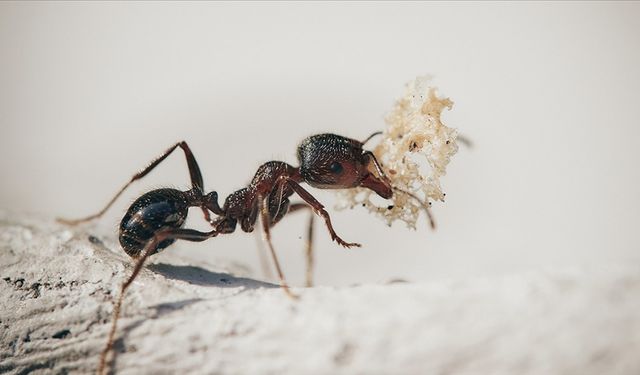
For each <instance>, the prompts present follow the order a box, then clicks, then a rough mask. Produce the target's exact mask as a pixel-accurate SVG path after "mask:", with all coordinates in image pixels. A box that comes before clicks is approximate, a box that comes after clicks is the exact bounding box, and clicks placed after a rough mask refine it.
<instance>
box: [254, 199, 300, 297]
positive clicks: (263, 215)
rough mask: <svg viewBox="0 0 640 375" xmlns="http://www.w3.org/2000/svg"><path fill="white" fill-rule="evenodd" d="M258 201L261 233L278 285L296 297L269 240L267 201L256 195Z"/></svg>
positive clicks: (290, 295) (269, 224)
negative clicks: (271, 260) (278, 281)
mask: <svg viewBox="0 0 640 375" xmlns="http://www.w3.org/2000/svg"><path fill="white" fill-rule="evenodd" d="M256 199H257V201H258V209H259V211H260V212H259V213H260V221H261V224H262V235H263V236H264V241H265V242H266V243H267V247H268V248H269V252H270V253H271V258H272V259H273V265H274V266H275V268H276V272H277V273H278V278H279V279H280V286H281V287H282V289H284V292H285V293H286V294H287V295H288V296H289V297H291V298H292V299H298V296H297V295H295V294H293V293H292V292H291V290H290V289H289V285H288V284H287V280H285V278H284V274H283V273H282V269H281V268H280V262H278V256H277V255H276V251H275V249H274V248H273V243H272V242H271V229H270V227H271V219H270V217H269V209H268V207H267V203H266V202H265V198H264V197H262V196H258V197H256Z"/></svg>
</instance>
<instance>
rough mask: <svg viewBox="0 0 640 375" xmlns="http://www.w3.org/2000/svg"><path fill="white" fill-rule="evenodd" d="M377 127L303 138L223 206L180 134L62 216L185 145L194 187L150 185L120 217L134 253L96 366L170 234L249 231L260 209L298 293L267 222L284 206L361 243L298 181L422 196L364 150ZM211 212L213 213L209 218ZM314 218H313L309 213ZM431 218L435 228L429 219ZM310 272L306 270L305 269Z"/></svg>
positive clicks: (194, 237)
mask: <svg viewBox="0 0 640 375" xmlns="http://www.w3.org/2000/svg"><path fill="white" fill-rule="evenodd" d="M378 134H380V132H377V133H374V134H372V135H371V136H369V137H368V138H367V139H365V140H364V141H362V142H360V141H357V140H354V139H350V138H346V137H342V136H339V135H335V134H319V135H314V136H311V137H308V138H307V139H305V140H304V141H302V143H301V144H300V145H299V146H298V160H299V162H300V167H293V166H291V165H289V164H287V163H285V162H281V161H269V162H267V163H264V164H263V165H261V166H260V167H259V168H258V170H257V172H256V174H255V176H254V177H253V179H252V180H251V183H249V186H247V187H245V188H242V189H240V190H237V191H235V192H233V193H231V194H230V195H229V196H228V197H227V199H225V201H224V204H223V205H222V207H220V205H219V204H218V194H217V193H216V192H215V191H212V192H210V193H206V194H205V192H204V184H203V180H202V174H201V173H200V168H199V167H198V163H197V162H196V159H195V157H194V156H193V153H192V152H191V149H190V148H189V145H188V144H187V143H186V142H184V141H183V142H178V143H176V144H175V145H173V146H172V147H170V148H169V149H167V150H166V151H165V152H164V153H163V154H162V155H160V156H159V157H158V158H157V159H155V160H153V161H152V162H151V164H149V166H147V167H146V168H144V169H143V170H142V171H140V172H138V173H137V174H135V175H134V176H133V177H132V178H131V180H130V181H129V182H128V183H127V184H125V185H124V186H123V187H122V188H121V189H120V191H118V193H117V194H116V195H115V196H114V197H113V198H112V199H111V201H109V203H108V204H107V205H106V206H105V207H104V208H103V209H102V210H101V211H100V212H98V213H97V214H95V215H91V216H89V217H86V218H83V219H79V220H65V219H60V221H62V222H63V223H66V224H72V225H74V224H79V223H83V222H86V221H89V220H92V219H96V218H99V217H100V216H102V215H103V214H104V213H105V212H106V211H107V210H108V209H109V207H111V205H112V204H113V203H114V202H115V200H116V199H117V198H118V197H119V196H120V195H121V194H122V193H123V192H124V190H125V189H126V188H127V187H129V185H131V183H133V182H134V181H136V180H139V179H141V178H143V177H144V176H146V175H147V174H148V173H149V172H151V171H152V170H153V169H154V168H155V167H156V166H158V164H160V163H161V162H162V161H163V160H164V159H166V158H167V157H168V156H169V155H170V154H171V153H172V152H173V151H174V150H175V149H177V148H178V147H179V148H181V149H182V150H183V151H184V154H185V157H186V159H187V166H188V168H189V174H190V176H191V185H192V187H191V189H190V190H187V191H180V190H176V189H169V188H164V189H157V190H152V191H150V192H148V193H146V194H144V195H142V196H141V197H140V198H138V199H136V200H135V201H134V202H133V204H132V205H131V206H130V207H129V209H128V210H127V213H126V214H125V215H124V217H123V219H122V221H121V223H120V244H121V245H122V248H123V249H124V251H125V252H126V253H127V254H129V255H130V256H131V257H132V258H134V259H136V263H135V266H134V268H133V272H132V273H131V276H129V278H128V279H127V280H126V281H125V282H124V283H123V284H122V287H121V289H120V295H119V296H118V299H117V300H116V303H115V306H114V309H113V320H112V325H111V330H110V332H109V338H108V341H107V345H106V346H105V348H104V350H103V352H102V354H101V356H100V365H99V367H98V372H99V373H102V372H103V371H104V368H105V363H106V358H107V355H108V353H109V351H110V350H111V347H112V346H113V339H114V336H115V332H116V326H117V321H118V317H119V315H120V308H121V306H122V301H123V298H124V294H125V292H126V290H127V288H128V287H129V286H130V285H131V283H132V282H133V281H134V280H135V278H136V276H137V275H138V274H139V272H140V270H141V269H142V267H143V265H144V262H145V260H146V259H147V258H148V257H149V256H151V255H153V254H155V253H157V252H158V251H160V250H161V249H164V248H166V247H167V246H169V245H171V244H172V243H173V242H174V241H175V240H186V241H194V242H200V241H204V240H207V239H209V238H212V237H216V236H218V235H219V234H225V233H232V232H234V231H235V229H236V225H237V224H238V223H240V228H242V230H243V231H244V232H252V231H253V229H254V225H255V223H256V220H257V219H258V216H260V219H261V222H262V232H263V235H264V239H265V242H266V243H267V245H268V248H269V251H270V253H271V257H272V259H273V263H274V266H275V269H276V271H277V274H278V277H279V279H280V285H281V287H282V289H283V290H284V292H285V293H286V294H287V295H288V296H290V297H291V298H294V299H295V298H297V296H295V295H294V294H293V293H291V291H290V290H289V286H288V285H287V282H286V281H285V278H284V275H283V273H282V270H281V269H280V264H279V262H278V258H277V256H276V253H275V250H274V248H273V244H272V243H271V234H270V228H271V227H272V226H274V225H275V224H276V223H277V222H279V221H280V220H281V219H282V218H283V217H284V216H285V215H286V214H287V213H289V212H293V211H297V210H300V209H311V210H312V212H313V213H315V214H317V215H318V216H320V217H322V218H323V219H324V222H325V224H326V227H327V229H328V230H329V234H330V235H331V239H332V240H334V241H336V242H337V243H338V244H340V245H342V246H344V247H345V248H351V247H360V244H358V243H352V242H346V241H344V240H343V239H342V238H340V236H338V234H336V232H335V230H334V229H333V226H332V225H331V218H330V217H329V213H328V212H327V211H326V210H325V209H324V206H323V205H322V204H321V203H320V202H318V200H316V198H314V197H313V195H311V193H309V192H308V191H307V190H306V189H304V188H303V187H302V186H301V185H300V184H301V183H302V182H305V183H307V184H308V185H310V186H313V187H316V188H320V189H350V188H355V187H365V188H368V189H371V190H373V191H374V192H376V193H377V194H378V195H379V196H381V197H382V198H385V199H389V198H391V197H392V195H393V191H394V190H395V191H398V192H401V193H404V194H408V195H410V196H411V197H413V198H414V199H416V200H418V201H420V200H419V199H418V198H417V197H416V196H414V195H413V194H411V193H409V192H405V191H403V190H400V189H397V188H394V187H392V186H391V182H390V180H389V179H388V178H387V176H386V175H385V173H384V172H383V170H382V167H381V165H380V163H378V160H377V159H376V157H375V156H374V154H373V153H372V152H371V151H367V150H364V149H363V146H364V144H365V143H366V142H367V141H369V140H370V139H371V138H372V137H374V136H376V135H378ZM293 194H297V195H298V196H300V198H302V200H303V201H304V203H293V204H292V203H290V202H289V197H291V196H292V195H293ZM421 203H423V202H421ZM422 206H423V208H424V209H425V210H426V211H427V213H428V214H429V215H428V216H429V219H430V220H431V215H430V212H429V208H428V206H427V205H426V204H422ZM189 207H200V208H201V209H202V212H203V214H204V218H205V220H206V221H207V222H209V223H210V224H211V227H212V230H211V231H209V232H201V231H197V230H194V229H187V228H182V226H183V224H184V222H185V220H186V218H187V211H188V209H189ZM211 213H213V214H215V215H216V217H215V218H212V217H211ZM311 217H312V218H313V215H312V216H311ZM431 223H432V227H433V221H432V222H431ZM312 228H313V222H312V220H310V222H309V231H308V238H307V240H308V244H307V257H308V259H307V264H308V265H310V264H311V259H312V258H311V237H312ZM307 272H308V273H309V272H310V271H309V270H307Z"/></svg>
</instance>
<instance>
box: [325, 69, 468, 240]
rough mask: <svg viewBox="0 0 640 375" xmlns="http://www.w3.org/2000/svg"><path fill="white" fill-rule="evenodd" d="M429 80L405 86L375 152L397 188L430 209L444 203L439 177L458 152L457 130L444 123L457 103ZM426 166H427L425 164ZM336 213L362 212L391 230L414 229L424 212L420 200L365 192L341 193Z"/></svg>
mask: <svg viewBox="0 0 640 375" xmlns="http://www.w3.org/2000/svg"><path fill="white" fill-rule="evenodd" d="M430 83H431V79H430V77H418V78H416V79H415V80H413V81H411V82H409V83H408V84H407V85H406V90H405V94H404V96H403V97H402V98H400V99H399V100H397V101H396V103H395V105H394V107H393V109H392V110H391V112H390V113H389V114H388V115H387V116H386V118H385V122H386V124H387V126H386V128H385V129H384V131H383V134H382V136H380V137H378V138H375V140H378V141H379V143H378V144H377V146H376V147H375V148H374V150H373V153H374V154H375V156H376V158H377V159H378V161H379V162H380V163H381V164H382V167H383V169H384V171H385V173H386V175H387V177H388V178H389V179H390V180H391V183H392V185H393V186H394V187H396V188H398V189H400V190H404V191H407V192H411V193H413V194H414V195H416V196H418V197H419V198H420V199H422V200H424V201H425V202H427V203H428V204H429V205H430V204H431V202H433V201H444V196H445V194H444V193H443V192H442V188H441V185H440V177H442V176H444V175H445V174H446V170H447V166H448V165H449V162H450V161H451V157H452V156H453V155H454V154H455V153H456V152H457V151H458V144H457V141H456V139H457V136H458V133H457V131H456V130H455V129H452V128H449V127H447V126H446V125H444V124H443V123H442V119H441V114H442V111H443V110H444V109H445V108H446V109H449V110H450V109H451V107H452V106H453V102H452V101H451V100H450V99H449V98H446V97H441V96H439V95H438V92H437V88H436V87H435V86H432V85H430ZM425 162H426V163H425ZM340 195H341V197H340V200H339V203H338V206H337V208H338V209H344V208H353V207H356V206H364V207H366V208H367V209H368V210H369V211H371V212H374V213H376V214H378V215H379V216H381V217H382V218H383V219H384V220H385V221H386V222H387V224H388V225H391V224H392V223H393V222H395V221H397V220H400V221H404V222H405V223H406V224H407V226H408V227H410V228H413V229H415V226H416V222H417V220H418V217H419V215H420V211H422V210H423V208H422V205H421V204H420V202H417V201H416V199H414V198H412V197H410V196H408V195H407V194H402V193H399V192H397V191H394V194H393V197H392V198H391V200H384V199H381V198H380V197H377V196H376V194H375V193H374V192H372V191H371V190H368V189H365V188H357V189H348V190H343V191H341V192H340Z"/></svg>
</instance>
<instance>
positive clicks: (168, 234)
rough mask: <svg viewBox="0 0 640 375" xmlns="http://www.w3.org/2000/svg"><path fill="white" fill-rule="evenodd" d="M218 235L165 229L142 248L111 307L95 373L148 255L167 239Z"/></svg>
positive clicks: (102, 367)
mask: <svg viewBox="0 0 640 375" xmlns="http://www.w3.org/2000/svg"><path fill="white" fill-rule="evenodd" d="M218 234H219V232H218V231H216V230H212V231H210V232H200V231H197V230H194V229H181V228H172V229H165V230H162V231H160V232H158V233H156V234H155V235H154V236H153V237H152V238H151V239H150V240H149V242H147V244H146V245H145V247H144V250H143V251H142V252H141V254H142V255H141V256H140V257H139V258H137V259H136V264H135V266H134V267H133V271H132V272H131V275H130V276H129V278H128V279H127V280H126V281H125V282H124V283H122V286H121V287H120V294H119V295H118V299H117V300H116V302H115V304H114V306H113V317H112V318H111V319H112V320H111V329H110V330H109V336H108V338H107V344H106V345H105V347H104V349H103V351H102V353H101V354H100V363H99V365H98V371H97V373H98V374H100V375H102V374H103V373H104V370H105V366H106V363H107V356H108V355H109V352H110V351H111V348H112V347H113V339H114V337H115V334H116V329H117V326H118V318H119V317H120V310H121V307H122V302H123V300H124V296H125V293H126V291H127V289H128V288H129V286H130V285H131V284H132V283H133V281H134V280H135V279H136V277H137V276H138V274H139V273H140V271H141V270H142V267H143V266H144V262H145V261H146V260H147V258H148V257H149V256H150V255H153V254H154V253H155V251H156V247H157V246H158V245H159V244H160V243H161V242H163V241H165V240H168V239H176V240H186V241H192V242H201V241H204V240H206V239H209V238H211V237H215V236H217V235H218Z"/></svg>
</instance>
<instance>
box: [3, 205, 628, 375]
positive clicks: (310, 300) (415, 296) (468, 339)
mask: <svg viewBox="0 0 640 375" xmlns="http://www.w3.org/2000/svg"><path fill="white" fill-rule="evenodd" d="M114 241H115V239H114V238H96V237H92V236H91V235H90V233H88V232H86V231H85V230H83V229H74V230H70V229H69V228H66V227H63V226H60V225H58V224H55V223H54V222H53V221H52V220H47V219H35V218H25V217H22V218H20V219H15V218H12V219H8V215H7V214H4V213H0V278H1V279H2V280H0V301H2V302H1V305H0V320H1V322H0V327H1V328H0V373H4V372H9V373H15V374H22V373H28V372H31V371H35V372H43V373H51V372H54V373H66V372H70V373H86V372H92V371H93V370H94V369H95V367H96V364H97V360H98V354H99V352H100V350H101V349H102V347H103V345H104V343H105V338H106V334H107V331H108V327H109V326H108V323H109V318H110V312H111V309H112V305H111V300H112V296H113V295H114V294H115V292H116V290H117V288H118V286H119V285H120V283H121V282H122V280H123V278H124V277H125V276H126V275H127V274H128V273H129V272H130V271H129V270H130V268H131V267H130V265H129V264H128V259H127V258H126V257H125V256H124V255H123V253H122V252H121V250H119V248H118V246H117V245H116V244H115V242H114ZM154 262H155V263H154V264H151V265H149V266H148V267H147V269H145V270H144V272H143V273H142V275H141V277H139V278H138V280H137V282H136V283H135V284H134V285H133V286H132V288H131V289H130V292H129V293H128V295H127V298H126V302H125V306H124V314H123V318H122V320H121V323H120V326H119V330H118V333H117V338H118V340H117V342H116V349H117V356H116V357H115V359H114V360H112V361H111V365H112V366H113V367H114V368H115V369H116V370H117V372H118V373H123V374H134V373H135V374H137V373H174V372H180V373H198V374H200V373H211V374H217V373H224V374H255V373H260V374H301V373H305V374H307V373H308V374H329V373H332V374H580V375H584V374H640V354H639V353H640V313H639V312H640V267H639V266H638V265H625V266H602V267H601V268H599V269H590V270H585V269H573V270H566V269H565V270H554V271H535V272H533V271H532V272H530V273H527V274H520V275H513V276H510V277H500V278H498V277H496V278H485V279H473V280H460V281H447V282H432V283H422V284H409V283H395V284H389V285H362V286H355V287H340V288H333V287H332V288H328V287H316V288H311V289H294V291H295V292H296V293H298V294H300V295H301V299H300V300H299V301H292V300H290V299H288V298H287V297H286V296H285V294H284V293H283V292H282V291H281V290H279V288H278V287H276V286H274V285H272V284H267V283H263V282H260V281H256V280H253V279H251V278H248V277H241V276H239V275H242V270H240V269H237V268H236V269H233V268H228V269H226V270H225V269H220V268H218V269H216V268H213V267H210V266H207V265H198V266H192V265H189V264H186V262H185V261H184V260H182V259H180V258H176V257H175V256H174V255H173V254H171V252H167V253H165V254H162V255H161V256H160V257H159V259H157V260H155V261H154ZM229 269H231V271H229ZM234 275H235V276H234Z"/></svg>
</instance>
